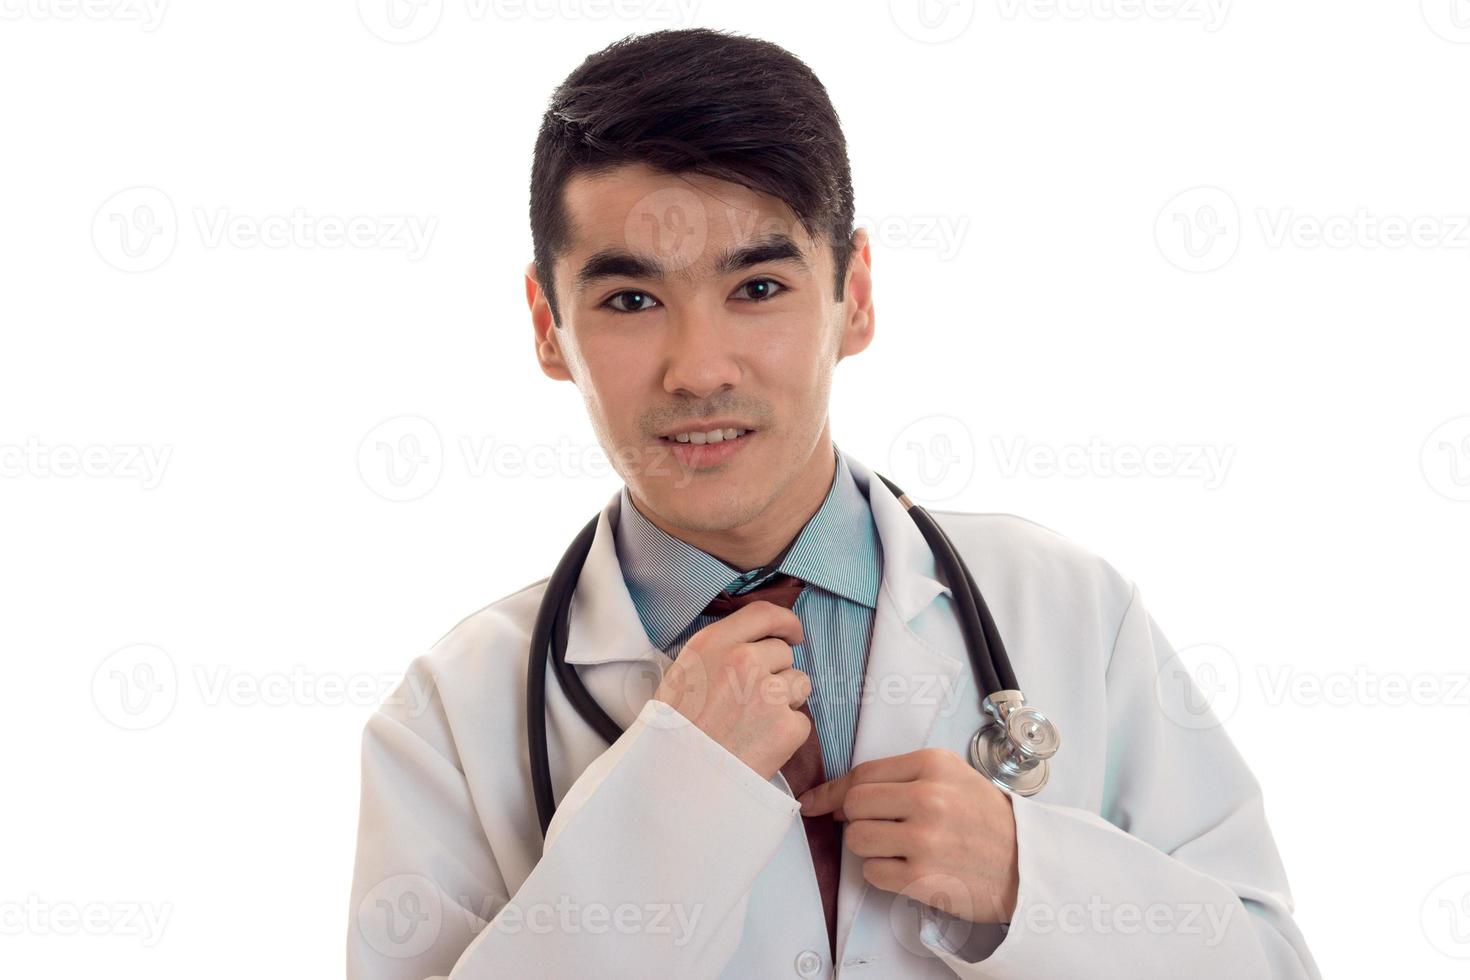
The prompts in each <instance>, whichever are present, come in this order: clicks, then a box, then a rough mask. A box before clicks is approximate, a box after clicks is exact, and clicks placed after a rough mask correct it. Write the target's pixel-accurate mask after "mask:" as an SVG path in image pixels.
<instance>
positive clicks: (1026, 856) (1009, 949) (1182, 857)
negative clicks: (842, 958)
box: [921, 586, 1320, 980]
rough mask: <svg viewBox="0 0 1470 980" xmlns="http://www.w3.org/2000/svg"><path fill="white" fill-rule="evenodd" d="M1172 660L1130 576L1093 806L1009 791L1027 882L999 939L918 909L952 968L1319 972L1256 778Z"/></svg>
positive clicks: (1257, 975) (1231, 979)
mask: <svg viewBox="0 0 1470 980" xmlns="http://www.w3.org/2000/svg"><path fill="white" fill-rule="evenodd" d="M1174 656H1175V653H1174V650H1173V649H1172V648H1171V647H1170V645H1169V642H1168V640H1167V639H1165V637H1164V635H1163V633H1162V632H1161V631H1160V630H1159V627H1158V625H1157V624H1156V623H1155V622H1154V620H1153V617H1152V616H1150V615H1149V614H1148V613H1147V612H1146V611H1145V609H1144V607H1143V603H1142V599H1141V598H1140V593H1139V591H1138V588H1137V587H1136V586H1134V587H1133V589H1132V594H1131V597H1130V600H1129V604H1128V607H1127V611H1126V612H1125V613H1124V616H1123V620H1122V622H1121V624H1120V626H1119V630H1118V634H1117V639H1116V642H1115V644H1114V649H1113V652H1112V655H1111V657H1110V659H1109V662H1108V667H1107V671H1106V697H1107V701H1108V711H1107V719H1108V720H1107V725H1108V747H1107V772H1106V780H1105V789H1104V803H1103V807H1102V815H1099V814H1096V813H1092V812H1089V811H1086V810H1082V809H1078V808H1076V807H1070V806H1062V805H1059V804H1055V803H1047V802H1044V801H1042V800H1040V799H1034V798H1028V797H1023V796H1017V795H1014V794H1011V803H1012V809H1013V812H1014V814H1015V820H1016V844H1017V864H1018V869H1019V873H1020V874H1019V879H1020V887H1019V892H1018V899H1017V903H1016V909H1015V911H1014V914H1013V915H1012V917H1011V922H1010V924H1009V926H1008V927H1006V931H1005V935H1004V938H1003V939H1002V940H1001V941H1000V943H999V945H997V946H994V949H993V951H992V952H990V955H989V956H986V957H984V958H978V956H976V955H973V954H972V951H969V950H966V949H965V944H964V943H963V942H960V943H959V944H958V945H956V943H955V942H954V941H953V938H952V937H954V936H956V935H957V933H956V930H955V926H956V925H958V926H961V927H963V926H964V925H965V923H962V922H958V921H957V920H954V919H953V918H952V917H950V916H949V915H948V913H945V912H939V911H937V910H932V909H929V908H928V907H927V906H924V907H923V909H922V910H921V912H922V916H923V919H924V920H926V921H925V922H924V928H923V930H922V931H921V936H922V937H923V941H924V943H925V945H926V946H928V948H929V949H930V950H932V951H933V952H935V953H936V955H938V956H940V957H941V958H942V959H943V960H944V961H945V963H946V964H947V965H948V966H949V967H950V968H951V969H952V970H953V971H954V973H955V974H956V975H958V976H961V977H973V978H987V980H1043V978H1053V977H1081V976H1086V977H1102V978H1111V977H1118V978H1124V977H1127V978H1130V980H1137V978H1145V977H1158V978H1169V980H1176V978H1179V977H1189V978H1190V980H1266V978H1275V980H1300V978H1312V980H1320V974H1319V973H1318V971H1317V967H1316V964H1315V963H1314V961H1313V959H1312V955H1311V953H1310V952H1309V951H1308V949H1307V945H1306V942H1305V940H1304V939H1303V937H1302V934H1301V932H1300V931H1299V930H1298V929H1297V927H1296V924H1295V922H1294V921H1293V919H1292V910H1293V906H1292V899H1291V894H1290V891H1289V890H1288V887H1287V880H1286V872H1285V869H1284V868H1283V866H1282V863H1281V858H1280V855H1279V854H1278V852H1277V849H1276V845H1275V842H1274V840H1273V839H1272V836H1271V832H1270V829H1269V827H1268V826H1267V822H1266V816H1265V811H1264V809H1263V806H1262V798H1261V790H1260V786H1259V784H1258V783H1257V782H1256V780H1255V778H1254V776H1253V775H1252V774H1251V772H1250V770H1249V769H1248V768H1247V766H1246V764H1245V762H1244V760H1243V759H1242V758H1241V756H1240V754H1239V753H1238V752H1237V750H1236V749H1235V747H1234V745H1233V744H1232V743H1231V741H1230V739H1229V738H1228V736H1227V735H1226V733H1225V730H1224V728H1222V727H1221V726H1220V725H1219V723H1218V721H1217V720H1216V718H1215V715H1214V714H1213V712H1210V711H1209V709H1208V708H1204V712H1205V714H1201V707H1202V705H1203V704H1205V702H1204V700H1203V699H1202V697H1201V695H1200V692H1199V689H1198V688H1197V687H1196V686H1195V685H1194V681H1193V680H1192V678H1191V677H1190V676H1189V674H1188V673H1186V672H1183V671H1181V670H1177V669H1175V668H1177V667H1178V665H1179V662H1178V661H1177V660H1174V661H1173V663H1172V664H1171V663H1170V661H1171V660H1172V659H1173V658H1174ZM1163 671H1167V672H1164V673H1161V672H1163ZM1161 677H1162V678H1164V681H1163V682H1161V680H1160V678H1161ZM1186 698H1188V699H1190V700H1189V701H1187V702H1186V700H1185V699H1186ZM1186 704H1187V705H1188V707H1186ZM1063 738H1064V739H1065V734H1064V735H1063ZM1062 751H1064V752H1065V751H1066V748H1065V742H1064V743H1063V749H1062ZM977 932H979V931H978V930H977ZM958 935H959V936H960V937H963V935H964V929H963V928H961V929H960V930H959V932H958ZM992 935H993V934H992ZM990 942H991V944H993V943H994V940H993V938H992V939H991V940H990Z"/></svg>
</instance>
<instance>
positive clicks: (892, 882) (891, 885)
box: [863, 858, 913, 894]
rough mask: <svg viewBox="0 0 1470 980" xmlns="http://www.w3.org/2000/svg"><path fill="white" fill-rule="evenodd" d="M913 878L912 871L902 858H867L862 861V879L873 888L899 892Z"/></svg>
mask: <svg viewBox="0 0 1470 980" xmlns="http://www.w3.org/2000/svg"><path fill="white" fill-rule="evenodd" d="M912 879H913V871H912V870H911V869H910V868H909V863H908V862H907V861H905V860H904V859H903V858H869V859H868V860H866V861H864V862H863V880H864V881H866V882H867V883H868V884H870V885H872V886H873V887H874V888H881V889H883V890H884V891H886V892H893V893H895V894H900V893H902V892H903V890H904V889H905V888H907V887H908V885H909V883H910V881H912Z"/></svg>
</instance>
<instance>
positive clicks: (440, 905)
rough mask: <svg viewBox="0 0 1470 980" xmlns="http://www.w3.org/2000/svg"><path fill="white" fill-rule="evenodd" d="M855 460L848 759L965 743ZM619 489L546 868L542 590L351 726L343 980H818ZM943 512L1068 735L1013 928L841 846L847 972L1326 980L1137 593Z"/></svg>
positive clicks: (1027, 858) (1234, 757)
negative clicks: (895, 878) (944, 905)
mask: <svg viewBox="0 0 1470 980" xmlns="http://www.w3.org/2000/svg"><path fill="white" fill-rule="evenodd" d="M847 460H848V463H849V465H850V466H851V469H852V473H853V476H854V478H855V479H856V480H857V481H858V483H859V485H860V486H862V487H863V488H864V489H866V491H867V493H868V495H869V499H870V502H871V506H872V511H873V517H874V521H875V523H876V525H877V529H878V533H879V535H880V538H881V541H882V548H883V555H884V567H883V582H882V587H881V589H880V591H879V596H878V603H877V611H876V615H875V619H874V624H873V634H872V645H871V647H870V652H869V661H868V668H867V678H868V683H869V686H868V688H867V699H866V700H865V701H864V702H863V703H862V705H861V708H860V711H859V716H858V730H857V735H856V742H855V746H854V751H853V764H854V765H856V764H857V763H860V762H863V761H865V760H868V759H877V758H881V757H884V756H893V755H900V754H902V753H905V752H910V751H912V750H914V749H918V748H920V747H923V746H938V747H943V748H947V749H950V750H952V751H954V752H956V753H958V754H960V755H961V756H964V755H965V753H966V750H967V745H968V742H969V739H970V736H971V734H972V733H973V732H974V731H975V729H976V727H977V726H978V725H979V723H980V709H979V703H978V698H977V696H976V694H975V688H974V681H973V678H972V676H971V668H970V663H969V659H968V655H967V654H966V652H965V646H964V642H963V638H962V636H961V634H960V630H959V626H958V622H957V620H956V617H955V611H954V606H953V604H952V602H951V599H950V596H949V591H948V589H947V588H946V587H945V586H944V585H943V584H942V583H941V582H940V581H939V580H938V579H937V577H936V576H937V574H938V573H937V571H936V566H935V563H934V559H933V556H932V555H931V553H930V551H929V549H928V547H927V545H926V544H925V542H924V539H923V537H922V536H921V535H920V533H919V531H918V529H917V527H916V525H915V524H914V523H913V521H912V519H911V518H910V517H909V516H908V515H907V514H906V513H905V512H904V510H903V508H902V506H901V504H900V503H899V502H898V500H897V499H896V498H895V497H894V496H893V495H892V493H891V492H889V490H888V489H887V487H885V486H884V485H883V483H882V482H881V481H880V480H876V479H874V478H873V474H872V471H871V470H870V469H869V468H867V467H866V466H864V465H863V464H862V463H861V462H859V461H858V460H856V459H854V458H853V457H852V456H851V455H850V454H849V455H848V456H847ZM616 506H617V496H616V495H615V496H614V497H613V499H612V500H611V501H609V503H608V505H607V507H606V508H605V509H604V511H603V514H602V517H601V519H600V522H599V524H598V528H597V534H596V538H595V540H594V542H593V545H592V551H591V554H590V555H589V556H588V559H587V562H586V565H585V568H584V570H583V572H582V577H581V580H580V584H579V587H578V588H577V590H576V594H575V598H574V599H573V603H572V619H571V628H570V635H569V638H568V646H567V660H568V661H570V662H571V663H574V664H576V665H577V668H578V670H579V671H580V672H581V676H582V678H583V680H584V682H585V683H586V685H587V687H588V688H589V689H590V691H591V692H592V694H593V695H594V696H596V697H597V699H598V701H599V702H600V703H601V704H602V706H603V708H604V710H606V711H607V712H608V713H609V714H610V715H611V716H612V717H613V718H614V719H616V720H617V721H618V722H619V724H621V725H623V726H624V727H625V728H626V732H625V734H624V735H623V736H622V737H621V738H619V739H618V740H617V741H616V742H615V743H614V744H613V745H612V746H611V747H609V746H608V745H607V744H606V743H605V742H603V741H602V740H601V739H600V738H599V737H598V736H597V735H596V734H595V733H594V732H593V731H592V729H590V728H589V727H588V726H587V725H586V724H584V723H583V722H582V721H581V720H580V719H579V718H578V717H577V715H576V713H575V711H574V710H573V709H572V708H571V706H570V704H569V703H568V702H567V701H566V699H565V698H564V697H563V695H562V692H561V688H560V686H559V685H558V684H557V683H556V680H555V678H554V677H552V676H550V675H548V678H547V702H548V717H549V721H548V732H549V741H550V757H551V763H552V773H553V777H554V782H555V787H556V796H557V799H558V809H557V812H556V817H555V820H554V821H553V823H552V826H551V831H550V834H549V836H548V839H547V845H546V850H545V853H544V855H543V852H542V841H541V834H540V829H539V823H538V821H537V817H536V808H535V803H534V800H533V797H532V791H531V780H530V770H529V763H528V762H527V757H526V716H525V710H526V709H525V690H526V661H527V648H528V642H529V634H530V630H531V626H532V623H533V621H534V619H535V615H536V609H537V604H538V602H539V600H540V598H541V595H542V593H543V591H544V589H545V585H546V582H545V580H544V579H543V580H542V581H540V582H537V583H535V584H533V585H530V586H528V587H526V588H525V589H522V590H521V591H519V592H516V593H514V594H512V595H509V596H506V597H505V598H503V599H500V600H499V601H497V602H494V603H492V604H490V605H489V606H486V607H485V608H484V609H481V610H480V611H479V612H476V613H474V614H473V615H471V616H470V617H468V618H467V619H465V620H464V621H463V622H461V623H459V625H457V626H456V627H455V628H454V629H453V630H451V631H450V632H449V633H448V634H447V635H446V636H445V637H444V638H443V639H442V640H440V641H439V642H438V643H437V644H436V645H435V646H434V647H433V649H432V650H430V651H429V652H428V653H427V654H425V655H423V656H421V657H419V658H418V659H416V660H414V661H413V663H412V664H411V665H410V667H409V670H408V674H407V676H406V678H405V680H404V683H403V685H401V686H400V688H399V689H398V691H397V693H396V694H395V695H394V696H392V697H390V698H389V699H388V701H387V702H386V703H385V704H384V705H383V706H382V707H381V708H380V709H379V710H378V711H377V712H376V713H375V714H374V715H373V716H372V718H371V719H370V720H369V722H368V724H367V727H366V730H365V732H364V737H363V757H362V800H361V819H360V825H359V838H358V844H357V864H356V872H355V876H354V881H353V885H352V897H351V913H350V919H351V921H350V925H349V929H348V941H347V956H348V977H349V980H390V978H395V980H396V978H413V980H421V978H425V977H445V976H448V977H451V978H456V980H458V978H464V980H470V978H490V977H495V978H499V977H510V978H517V980H519V978H526V977H574V978H580V977H640V978H641V977H652V976H658V977H679V978H691V977H716V976H719V977H742V978H745V977H750V978H771V977H783V976H795V977H798V978H806V977H816V976H821V977H829V976H833V975H834V973H833V967H832V963H831V957H830V955H829V948H828V941H827V935H826V928H825V926H824V923H823V918H822V907H821V901H820V898H819V895H818V892H817V885H816V880H815V877H814V875H813V871H812V865H811V860H810V857H809V854H808V851H807V843H806V838H805V835H804V833H803V829H802V823H801V820H800V819H798V810H799V807H798V805H797V803H796V801H795V800H794V799H793V798H792V797H791V794H790V791H789V788H788V786H787V784H786V781H785V779H784V778H783V777H782V776H781V775H780V774H779V773H778V774H777V775H776V776H774V777H773V778H772V779H771V780H770V781H766V780H764V779H761V778H760V776H758V775H757V774H756V773H755V771H754V770H752V769H750V768H749V767H747V766H746V765H745V764H744V763H743V762H741V761H739V760H738V759H737V758H736V757H735V756H733V755H732V754H730V753H729V752H728V751H726V750H725V749H724V748H723V747H722V746H721V745H719V744H718V743H716V742H715V741H714V740H712V739H711V738H709V737H708V736H707V735H705V734H704V732H702V731H701V730H700V729H698V728H696V727H694V726H693V725H692V724H690V723H689V722H688V721H687V720H686V719H685V718H684V716H683V715H681V714H679V713H678V712H676V711H674V710H673V709H671V708H670V707H668V706H667V705H666V704H664V703H663V702H660V701H655V700H652V699H651V695H652V693H653V691H654V689H655V688H656V686H657V684H658V681H659V678H660V676H661V674H662V671H663V669H664V668H665V667H667V665H668V664H669V663H670V662H671V661H670V660H669V658H668V657H667V656H666V655H665V654H664V653H663V652H662V651H660V650H657V649H655V648H654V647H652V646H651V645H650V644H649V642H648V638H647V635H646V634H645V632H644V630H643V627H642V624H641V623H640V621H639V619H638V616H637V613H636V611H635V609H634V607H633V603H632V600H631V599H630V597H629V595H628V592H627V589H626V588H625V586H624V583H623V579H622V575H621V572H620V570H619V566H618V563H617V557H616V552H615V551H614V547H613V535H612V528H611V526H610V524H609V513H610V512H612V510H613V508H615V507H616ZM934 513H935V514H936V519H937V520H938V521H939V522H940V523H941V524H942V525H943V526H944V528H945V530H946V532H947V533H948V534H949V536H950V537H951V539H952V540H953V541H954V543H955V546H956V547H957V548H958V549H959V551H960V553H961V555H962V556H963V557H964V559H965V560H966V561H967V562H968V564H969V566H970V568H971V570H972V573H973V575H974V577H975V579H976V582H977V583H978V585H979V587H980V590H981V592H982V593H983V594H984V596H985V599H986V601H987V603H988V604H989V606H990V609H991V611H992V613H993V615H994V617H995V620H996V623H997V626H998V627H999V630H1000V632H1001V635H1002V637H1003V638H1004V640H1005V644H1006V647H1007V650H1008V651H1009V653H1010V656H1011V660H1012V663H1013V665H1014V667H1015V671H1016V675H1017V678H1018V680H1019V681H1020V683H1021V686H1022V688H1023V690H1024V691H1025V693H1026V696H1027V699H1028V701H1029V702H1030V703H1032V704H1035V705H1037V706H1038V707H1040V708H1042V709H1043V710H1045V711H1047V712H1048V713H1049V714H1050V716H1051V717H1052V718H1053V719H1054V720H1055V722H1056V724H1057V726H1058V728H1059V729H1060V731H1061V735H1062V743H1061V750H1060V752H1059V753H1058V754H1057V756H1056V757H1055V758H1054V759H1053V764H1052V771H1051V778H1050V781H1049V782H1048V783H1047V785H1046V786H1045V788H1044V789H1043V790H1042V791H1041V792H1040V793H1038V794H1037V795H1035V796H1032V797H1021V796H1012V806H1013V810H1014V813H1015V821H1016V841H1017V849H1018V861H1019V871H1020V892H1019V901H1018V905H1017V909H1016V913H1015V915H1014V916H1013V917H1012V922H1011V923H1010V925H1009V926H1008V927H1006V926H998V925H989V924H986V925H973V924H971V923H969V922H967V921H965V920H963V919H961V918H957V917H954V916H951V915H949V914H948V913H947V912H945V911H939V910H936V909H934V908H931V907H930V906H928V905H925V904H922V903H917V902H913V901H911V900H909V899H907V898H904V897H901V896H898V895H895V894H893V893H891V892H886V891H882V890H880V889H877V888H875V887H873V886H871V885H869V884H868V883H867V882H866V881H864V880H863V876H862V859H861V858H859V857H858V856H857V855H855V854H853V853H852V852H851V851H850V850H844V852H843V865H842V874H841V885H840V888H839V895H838V911H837V928H838V956H837V959H838V962H839V963H840V964H841V966H840V968H839V971H838V974H839V975H840V976H842V977H845V978H846V977H854V978H862V980H879V978H885V980H886V978H922V977H936V978H937V977H953V976H956V975H957V976H961V977H977V978H980V977H984V978H995V980H1022V978H1027V980H1039V978H1059V980H1063V978H1066V980H1070V978H1083V977H1086V978H1111V977H1118V978H1124V977H1126V978H1129V980H1142V978H1147V977H1160V978H1169V980H1177V978H1180V977H1188V978H1189V980H1247V978H1266V977H1274V978H1299V977H1314V978H1315V977H1319V974H1318V972H1317V969H1316V966H1315V964H1314V963H1313V960H1312V956H1311V954H1310V952H1309V951H1308V949H1307V946H1306V944H1305V942H1304V940H1303V938H1302V935H1301V933H1300V932H1299V930H1298V929H1297V927H1296V925H1295V923H1294V922H1293V921H1292V918H1291V912H1292V900H1291V896H1290V893H1289V891H1288V887H1287V880H1286V876H1285V872H1284V870H1283V867H1282V864H1281V860H1280V858H1279V856H1278V853H1277V850H1276V846H1275V844H1274V842H1273V840H1272V837H1271V833H1270V830H1269V828H1268V826H1267V822H1266V817H1265V813H1264V811H1263V808H1262V798H1261V792H1260V789H1259V787H1258V784H1257V783H1256V781H1255V779H1254V778H1253V777H1252V775H1251V773H1250V771H1249V769H1248V768H1247V767H1246V764H1245V763H1244V762H1243V761H1242V759H1241V757H1240V755H1239V754H1238V753H1237V752H1236V750H1235V748H1234V747H1233V745H1232V744H1231V742H1230V740H1229V739H1228V737H1227V736H1226V734H1225V732H1224V730H1223V729H1221V728H1219V727H1218V726H1212V725H1203V726H1201V725H1199V724H1188V722H1189V720H1190V719H1191V718H1195V717H1197V710H1198V706H1197V705H1196V706H1194V711H1195V712H1196V714H1191V713H1189V712H1190V711H1191V708H1190V706H1186V705H1185V704H1184V703H1183V699H1184V698H1186V697H1190V696H1192V695H1193V696H1197V694H1198V692H1196V691H1193V690H1192V689H1190V688H1189V687H1188V686H1187V685H1188V682H1187V681H1185V682H1184V684H1183V685H1181V684H1180V683H1177V682H1170V683H1164V684H1159V683H1156V678H1157V677H1158V676H1159V673H1160V668H1161V666H1162V665H1163V664H1164V663H1165V662H1166V660H1168V658H1170V657H1171V656H1172V653H1173V651H1172V650H1171V648H1170V646H1169V644H1168V641H1167V640H1166V639H1165V638H1164V636H1163V634H1162V633H1160V631H1159V629H1158V627H1157V625H1156V624H1155V623H1154V621H1153V619H1152V618H1151V617H1150V616H1149V614H1148V613H1147V612H1146V611H1145V609H1144V606H1143V603H1142V600H1141V598H1140V593H1139V590H1138V589H1137V588H1136V587H1135V586H1134V585H1133V584H1132V583H1131V582H1130V581H1128V580H1127V579H1125V578H1124V577H1123V576H1122V575H1120V574H1119V573H1118V572H1117V571H1115V570H1114V569H1113V568H1112V567H1111V566H1110V565H1108V564H1107V563H1106V562H1104V561H1102V560H1101V559H1099V558H1097V557H1095V556H1094V555H1092V554H1090V553H1088V552H1087V551H1085V550H1083V549H1082V548H1080V547H1078V546H1077V545H1075V544H1073V543H1071V542H1070V541H1068V540H1067V539H1066V538H1063V537H1062V536H1060V535H1057V534H1055V533H1053V532H1051V531H1049V530H1047V529H1045V528H1042V527H1040V526H1038V525H1036V524H1033V523H1030V522H1028V521H1025V520H1023V519H1020V518H1017V517H1013V516H1009V515H994V514H984V515H979V514H960V513H949V512H944V511H937V512H934ZM1176 681H1177V678H1176ZM1179 719H1182V720H1183V721H1182V722H1181V721H1178V720H1179ZM949 908H953V906H949ZM491 920H493V921H491Z"/></svg>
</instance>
